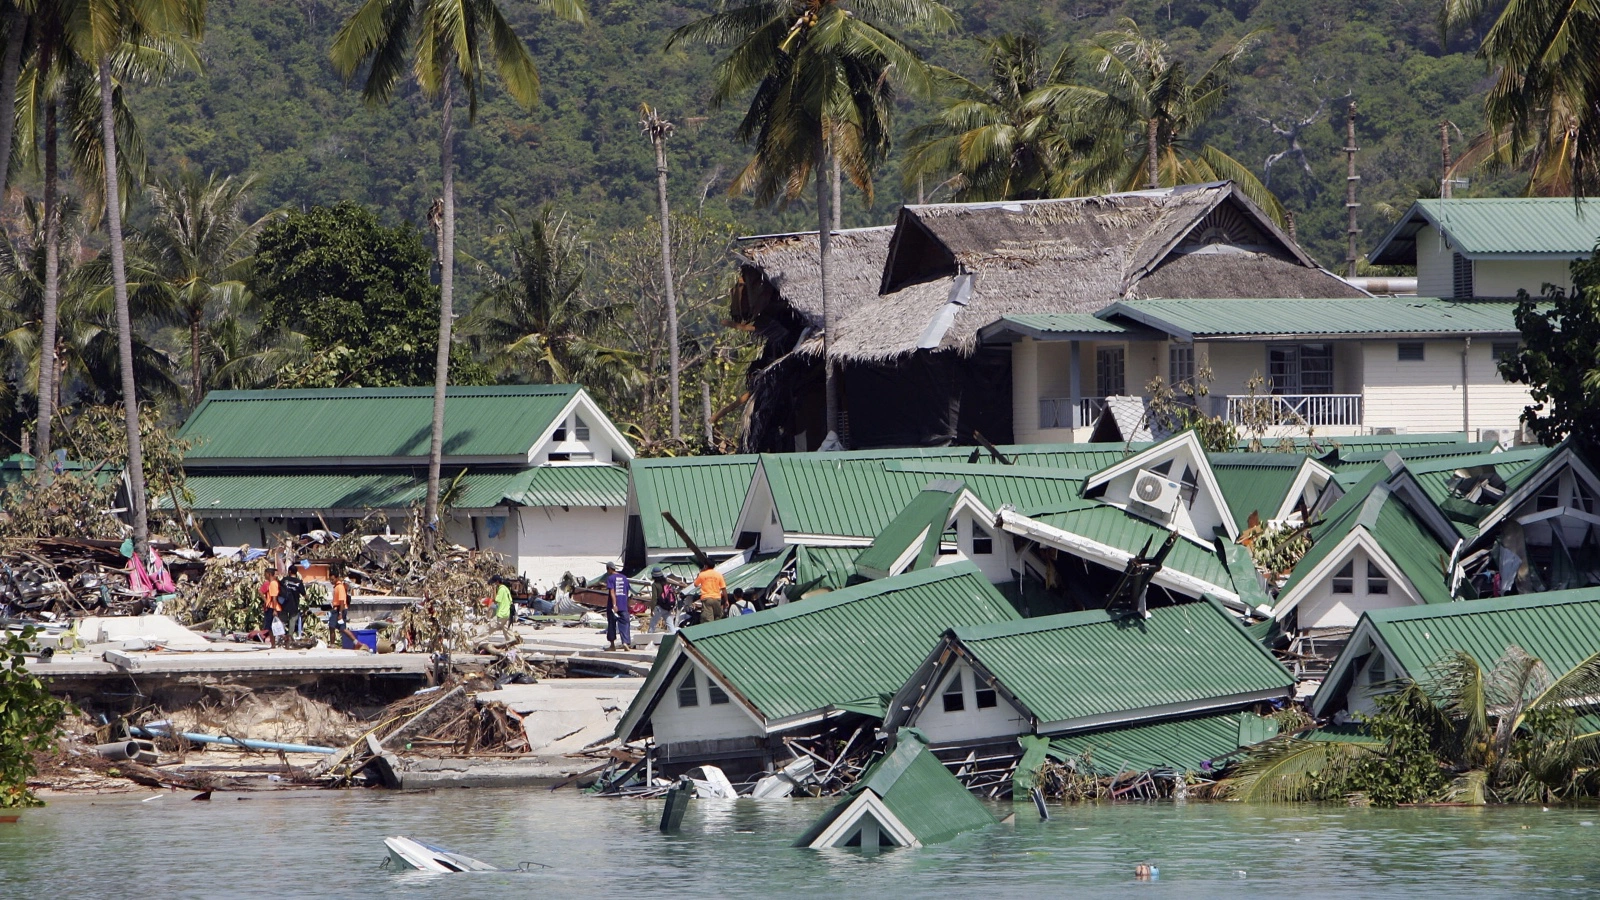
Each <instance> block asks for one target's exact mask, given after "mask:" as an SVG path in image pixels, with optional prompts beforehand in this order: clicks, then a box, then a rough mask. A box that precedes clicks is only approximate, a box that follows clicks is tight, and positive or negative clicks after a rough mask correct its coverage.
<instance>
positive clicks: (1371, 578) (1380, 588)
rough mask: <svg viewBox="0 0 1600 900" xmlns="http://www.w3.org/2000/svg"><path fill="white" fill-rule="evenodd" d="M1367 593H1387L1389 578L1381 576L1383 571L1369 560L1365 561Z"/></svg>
mask: <svg viewBox="0 0 1600 900" xmlns="http://www.w3.org/2000/svg"><path fill="white" fill-rule="evenodd" d="M1367 593H1369V594H1387V593H1389V576H1387V575H1385V574H1383V570H1382V569H1380V568H1378V566H1377V565H1376V564H1375V563H1373V562H1372V560H1370V559H1369V560H1367Z"/></svg>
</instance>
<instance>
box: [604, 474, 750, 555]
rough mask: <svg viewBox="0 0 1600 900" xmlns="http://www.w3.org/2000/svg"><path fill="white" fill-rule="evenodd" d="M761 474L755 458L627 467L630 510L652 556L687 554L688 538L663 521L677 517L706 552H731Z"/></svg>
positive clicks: (679, 522)
mask: <svg viewBox="0 0 1600 900" xmlns="http://www.w3.org/2000/svg"><path fill="white" fill-rule="evenodd" d="M755 470H756V457H755V456H754V455H737V456H685V457H665V458H660V459H636V460H634V461H633V462H632V463H631V464H629V466H628V472H629V487H628V491H629V494H630V495H631V502H630V510H631V511H637V512H638V514H639V525H640V527H642V528H643V529H644V540H645V546H646V547H647V548H648V549H649V550H651V551H672V550H686V549H688V548H687V546H686V545H685V544H684V542H683V538H682V537H680V536H679V535H678V533H677V532H676V531H674V530H673V529H672V526H670V525H668V524H667V522H666V519H664V518H662V515H661V513H662V511H663V510H665V511H667V512H670V513H672V517H673V518H674V519H676V520H677V521H678V524H679V525H682V526H683V528H684V530H685V531H687V532H689V536H690V537H691V538H693V539H694V541H695V543H696V544H698V545H700V547H701V549H709V548H713V547H728V546H731V545H732V543H733V525H734V521H735V520H736V519H737V518H738V516H739V504H740V503H742V502H743V501H744V495H745V491H746V490H748V489H749V487H750V476H751V475H752V474H754V472H755Z"/></svg>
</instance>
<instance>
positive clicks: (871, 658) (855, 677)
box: [635, 563, 1017, 719]
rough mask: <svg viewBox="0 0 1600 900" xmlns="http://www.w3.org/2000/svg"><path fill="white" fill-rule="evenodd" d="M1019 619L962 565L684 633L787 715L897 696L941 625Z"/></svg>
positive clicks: (742, 686)
mask: <svg viewBox="0 0 1600 900" xmlns="http://www.w3.org/2000/svg"><path fill="white" fill-rule="evenodd" d="M1016 618H1017V613H1016V611H1015V610H1013V609H1012V608H1011V604H1010V603H1008V602H1006V599H1005V598H1004V597H1002V596H1000V594H999V592H998V591H996V590H995V589H994V588H993V587H992V586H990V584H989V582H988V580H986V579H985V578H984V577H983V574H982V573H981V572H979V571H978V569H977V567H976V566H973V565H971V564H970V563H956V564H952V565H948V566H939V567H936V568H933V569H927V570H924V571H921V572H911V573H908V574H905V575H898V576H895V577H893V578H884V579H880V580H878V581H869V582H867V583H865V584H860V585H856V586H854V587H847V588H842V589H840V590H836V591H833V592H831V593H828V594H824V595H820V596H815V597H810V598H807V599H805V600H800V601H797V602H793V603H788V604H786V605H784V606H779V607H775V608H773V609H767V610H763V611H761V612H758V613H754V614H752V615H748V616H737V617H735V618H732V619H722V620H719V621H716V622H708V623H705V624H703V625H693V626H690V627H688V628H685V629H683V630H682V631H681V632H679V634H680V635H681V636H682V639H683V640H684V641H686V642H688V644H689V646H690V647H692V648H693V649H694V650H695V651H696V652H698V654H699V655H700V657H701V658H703V659H704V660H705V661H706V662H707V663H708V664H710V665H711V666H712V667H713V668H715V669H716V671H717V673H718V674H719V676H720V677H721V678H722V680H723V681H724V682H725V683H727V684H728V685H730V686H731V687H732V688H733V689H734V690H735V691H737V692H738V693H739V695H740V696H742V697H744V698H745V699H746V700H748V701H749V702H750V703H751V704H752V705H754V706H755V707H756V709H758V710H759V711H760V712H761V714H762V715H763V716H765V717H767V718H768V719H782V718H786V717H789V716H795V715H800V714H803V713H809V712H814V711H817V710H821V709H824V708H826V707H828V706H831V705H833V704H835V703H845V702H849V701H855V700H859V699H860V698H862V697H868V696H871V695H874V694H880V693H884V692H893V691H897V690H899V689H900V686H901V685H902V684H903V683H904V682H905V680H906V678H907V677H908V676H909V675H910V674H911V673H912V672H914V671H915V670H916V668H917V666H918V665H920V664H921V663H922V659H923V657H924V656H925V655H926V654H927V652H928V648H929V647H932V646H933V645H934V643H935V642H936V641H937V640H938V639H939V635H940V634H942V633H943V632H944V630H945V629H947V628H951V627H954V626H957V625H973V624H979V623H984V622H1009V621H1012V620H1015V619H1016ZM646 700H647V698H643V697H642V696H641V698H640V699H638V700H636V701H635V702H646Z"/></svg>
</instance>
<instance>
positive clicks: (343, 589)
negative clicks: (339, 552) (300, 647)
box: [328, 571, 355, 644]
mask: <svg viewBox="0 0 1600 900" xmlns="http://www.w3.org/2000/svg"><path fill="white" fill-rule="evenodd" d="M330 605H331V606H332V607H333V611H332V612H330V613H328V640H329V641H330V642H332V641H336V640H338V639H339V637H340V636H341V635H343V634H344V633H345V630H346V629H347V628H349V627H350V582H349V581H346V580H345V577H344V572H343V571H340V572H339V574H338V575H336V576H334V579H333V599H332V600H331V601H330ZM350 642H351V643H352V644H354V643H355V637H354V636H353V635H352V636H351V638H350Z"/></svg>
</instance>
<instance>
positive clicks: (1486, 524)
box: [1469, 446, 1600, 549]
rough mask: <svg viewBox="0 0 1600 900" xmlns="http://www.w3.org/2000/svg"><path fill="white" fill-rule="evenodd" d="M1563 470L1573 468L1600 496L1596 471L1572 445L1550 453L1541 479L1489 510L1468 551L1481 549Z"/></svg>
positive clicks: (1573, 471) (1503, 498)
mask: <svg viewBox="0 0 1600 900" xmlns="http://www.w3.org/2000/svg"><path fill="white" fill-rule="evenodd" d="M1563 467H1569V468H1571V469H1572V474H1573V475H1575V476H1576V477H1578V478H1582V479H1583V481H1584V483H1585V484H1587V485H1588V486H1589V489H1590V491H1591V492H1593V493H1595V494H1597V495H1600V478H1596V477H1595V473H1594V470H1592V469H1590V468H1589V466H1588V465H1587V464H1585V463H1584V461H1583V460H1582V459H1580V458H1578V454H1576V453H1574V452H1573V451H1572V448H1571V447H1570V446H1568V447H1562V448H1561V449H1560V450H1559V451H1558V452H1556V453H1553V454H1551V455H1550V457H1549V458H1548V459H1547V460H1546V462H1545V464H1544V471H1543V472H1542V473H1541V475H1540V477H1538V478H1532V479H1529V480H1528V481H1526V482H1524V483H1523V484H1522V486H1521V487H1518V488H1517V489H1516V490H1514V491H1512V492H1511V493H1509V494H1507V495H1506V496H1505V497H1502V498H1501V500H1500V502H1499V503H1497V504H1495V507H1494V509H1492V510H1490V511H1489V514H1488V515H1486V516H1484V517H1483V520H1482V521H1481V522H1479V524H1478V536H1477V537H1476V538H1474V539H1473V541H1472V545H1471V547H1470V548H1469V549H1477V548H1478V547H1479V546H1481V545H1482V544H1483V543H1485V541H1486V540H1487V539H1488V538H1489V537H1490V536H1491V534H1490V533H1491V532H1493V531H1494V529H1495V528H1496V527H1498V526H1499V525H1500V523H1501V522H1502V521H1503V520H1505V519H1506V518H1507V517H1509V516H1510V515H1512V514H1513V513H1515V512H1516V511H1517V508H1518V507H1520V506H1521V505H1522V504H1524V503H1527V502H1528V501H1529V500H1531V499H1533V498H1534V497H1537V496H1538V495H1539V492H1540V491H1542V490H1544V486H1545V485H1547V484H1549V483H1550V480H1551V479H1552V478H1560V477H1561V470H1562V468H1563Z"/></svg>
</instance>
